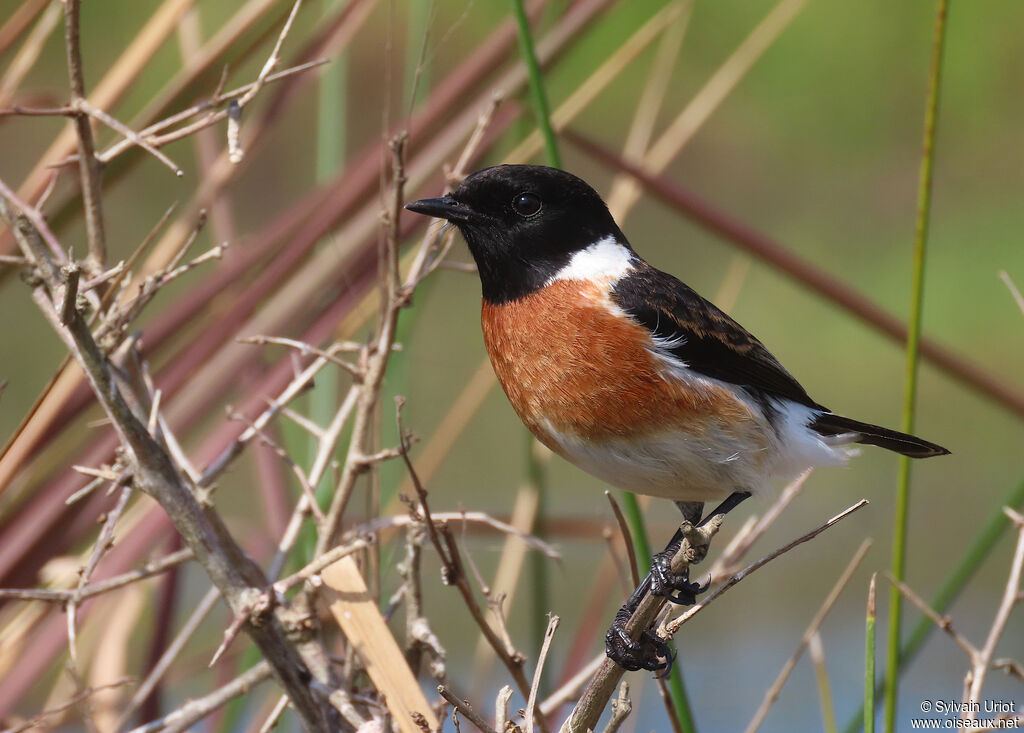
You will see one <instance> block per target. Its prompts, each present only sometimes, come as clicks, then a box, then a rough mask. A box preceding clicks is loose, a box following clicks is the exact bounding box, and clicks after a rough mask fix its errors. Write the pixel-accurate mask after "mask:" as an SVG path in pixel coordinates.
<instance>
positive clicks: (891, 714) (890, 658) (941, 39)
mask: <svg viewBox="0 0 1024 733" xmlns="http://www.w3.org/2000/svg"><path fill="white" fill-rule="evenodd" d="M947 9H948V0H938V4H937V7H936V14H935V33H934V37H933V42H932V60H931V69H930V72H929V81H928V101H927V105H926V109H925V118H924V142H923V152H922V156H921V174H920V179H919V181H918V206H917V230H916V234H915V237H914V271H913V281H912V284H911V296H910V319H909V323H908V327H907V366H906V387H905V393H904V400H903V431H904V432H906V433H911V432H913V430H914V406H915V404H916V401H917V375H918V345H919V342H920V339H921V313H922V304H923V301H924V263H925V254H926V252H927V243H928V220H929V214H930V211H931V192H932V160H933V158H934V152H935V151H934V144H935V122H936V117H937V112H938V107H939V88H940V82H941V72H942V52H943V48H944V46H945V40H946V14H947ZM909 506H910V459H909V458H906V457H904V458H902V459H901V461H900V473H899V483H898V486H897V496H896V521H895V529H894V531H893V550H892V574H893V576H894V577H895V578H897V579H899V580H902V579H903V576H904V572H905V570H906V556H907V553H906V548H907V526H908V517H909ZM902 610H903V598H902V596H900V593H899V591H898V590H896V588H895V587H893V588H892V589H891V590H890V593H889V636H888V640H887V642H888V654H887V658H886V682H885V729H886V731H887V733H892V731H894V730H895V727H896V700H897V696H898V694H899V668H900V631H901V622H902V618H901V614H902Z"/></svg>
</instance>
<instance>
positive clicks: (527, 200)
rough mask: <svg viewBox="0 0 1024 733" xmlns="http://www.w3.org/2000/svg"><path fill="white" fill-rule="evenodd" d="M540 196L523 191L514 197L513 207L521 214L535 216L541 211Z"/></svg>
mask: <svg viewBox="0 0 1024 733" xmlns="http://www.w3.org/2000/svg"><path fill="white" fill-rule="evenodd" d="M540 206H541V201H540V197H539V196H537V195H535V194H532V193H521V194H519V195H517V196H516V197H515V198H514V199H512V209H513V210H514V211H515V212H516V213H517V214H519V216H533V215H534V214H536V213H537V212H538V211H540Z"/></svg>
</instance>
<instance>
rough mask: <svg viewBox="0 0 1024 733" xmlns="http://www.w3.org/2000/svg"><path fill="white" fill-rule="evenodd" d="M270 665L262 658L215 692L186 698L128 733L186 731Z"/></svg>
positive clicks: (245, 690)
mask: <svg viewBox="0 0 1024 733" xmlns="http://www.w3.org/2000/svg"><path fill="white" fill-rule="evenodd" d="M270 676H271V668H270V665H269V664H268V663H267V662H266V660H264V661H261V662H258V663H257V664H256V665H255V666H253V667H252V668H251V669H249V670H248V671H247V672H244V673H243V674H241V675H239V676H238V677H236V678H235V679H234V680H232V681H231V682H229V683H228V684H226V685H224V686H223V687H221V688H219V689H218V690H216V691H215V692H213V693H211V694H209V695H207V696H206V697H201V698H199V699H197V700H189V701H188V702H187V703H185V704H184V705H182V706H181V707H180V708H178V709H177V710H174V711H173V712H171V713H168V714H167V715H165V716H163V717H162V718H160V719H159V720H154V721H152V722H151V723H147V724H146V725H140V726H139V727H138V728H133V729H132V731H131V733H157V731H160V733H171V732H172V731H173V732H174V733H178V732H179V731H184V730H188V729H189V728H190V727H192V726H193V725H195V724H196V723H197V722H198V721H200V720H202V719H203V718H205V717H206V716H207V715H209V714H210V713H212V712H213V711H214V710H216V709H217V708H220V707H223V706H224V705H226V704H227V703H229V702H230V701H231V700H233V699H234V698H236V697H238V696H239V695H245V694H247V693H248V692H249V691H250V690H251V689H252V688H253V687H255V686H256V685H258V684H259V683H261V682H263V681H265V680H267V679H269V678H270Z"/></svg>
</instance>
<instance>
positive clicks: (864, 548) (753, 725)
mask: <svg viewBox="0 0 1024 733" xmlns="http://www.w3.org/2000/svg"><path fill="white" fill-rule="evenodd" d="M870 547H871V540H870V539H866V540H864V541H863V542H861V544H860V547H859V548H857V551H856V552H855V553H854V554H853V557H852V558H850V562H849V563H847V565H846V568H845V569H844V570H843V572H842V573H841V574H840V576H839V579H838V580H836V582H835V584H834V585H833V586H832V590H830V591H829V594H828V595H827V596H826V597H825V600H824V602H823V603H822V604H821V607H820V608H819V609H818V612H817V613H815V614H814V618H813V619H811V623H810V624H809V625H808V626H807V629H806V630H805V631H804V633H803V636H801V637H800V644H799V645H797V648H796V651H795V652H793V654H792V655H791V656H790V658H789V659H787V660H786V663H785V664H784V665H782V669H781V670H780V671H779V674H778V676H776V678H775V681H774V682H772V685H771V687H769V688H768V691H767V692H765V694H764V699H763V700H762V701H761V705H760V706H759V707H758V709H757V711H756V712H755V713H754V717H753V719H752V720H751V721H750V724H749V725H748V726H747V728H746V733H755V731H756V730H757V729H758V728H759V727H760V726H761V723H762V722H764V718H765V716H766V715H768V711H769V710H770V709H771V706H772V704H773V703H774V702H775V700H776V699H777V698H778V697H779V693H780V692H782V686H783V685H785V684H786V680H787V679H789V675H790V673H791V672H792V671H793V668H794V667H796V663H797V662H798V661H799V660H800V657H801V655H802V654H803V651H804V648H805V647H806V646H807V645H808V643H810V640H811V637H812V636H814V635H815V634H816V633H817V632H818V629H819V628H820V627H821V624H822V622H824V620H825V617H826V616H827V615H828V613H829V611H831V610H832V607H833V606H835V604H836V601H838V600H839V594H840V593H842V592H843V590H844V589H845V588H846V586H847V585H848V584H849V582H850V579H851V578H852V577H853V573H854V571H855V570H856V569H857V567H858V566H859V565H860V563H861V560H863V559H864V556H865V555H866V554H867V552H868V549H869V548H870Z"/></svg>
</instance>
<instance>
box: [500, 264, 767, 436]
mask: <svg viewBox="0 0 1024 733" xmlns="http://www.w3.org/2000/svg"><path fill="white" fill-rule="evenodd" d="M609 305H610V303H609V301H608V295H607V290H606V286H605V285H604V284H603V283H599V282H589V281H579V280H565V281H555V282H554V283H552V284H551V285H549V286H548V287H546V288H544V289H543V290H541V291H538V292H537V293H535V294H533V295H530V296H528V297H526V298H522V299H520V300H517V301H514V302H511V303H506V304H503V305H499V306H494V305H490V304H488V303H486V302H485V303H484V306H483V313H482V319H481V320H482V323H483V333H484V343H485V345H486V346H487V352H488V354H489V355H490V359H491V364H492V365H493V367H494V372H495V374H496V375H497V377H498V381H499V382H500V383H501V386H502V388H503V389H504V390H505V394H506V395H507V396H508V399H509V401H510V402H511V403H512V406H513V407H514V408H515V411H516V412H517V413H518V414H519V417H520V418H521V419H522V420H523V422H524V423H526V425H527V427H529V428H530V430H531V431H532V432H533V433H534V435H536V436H537V437H538V439H540V441H541V442H542V443H544V444H545V445H547V446H548V447H549V448H551V449H552V450H554V451H555V452H557V453H562V452H563V451H562V450H561V448H560V446H559V445H558V443H557V441H556V439H555V437H554V436H553V435H552V434H551V430H550V429H549V428H551V429H554V430H555V431H557V432H558V433H562V434H569V435H574V436H577V437H580V438H584V439H586V440H591V441H595V442H604V441H618V440H622V439H627V440H635V439H638V438H642V437H643V436H644V435H650V434H654V433H663V432H665V431H666V430H673V429H681V430H684V431H687V432H691V433H694V434H697V433H703V432H704V431H705V430H707V429H708V428H709V427H711V426H714V425H718V426H725V425H731V426H736V427H739V426H741V425H743V424H747V425H748V426H750V425H751V424H752V423H753V422H755V418H754V416H753V415H752V413H751V410H750V408H749V407H748V406H747V405H746V404H745V403H744V402H742V401H741V400H739V399H738V398H737V397H735V396H734V394H733V392H732V391H731V390H730V389H728V388H727V387H724V386H722V385H716V384H713V383H710V382H701V381H698V380H684V379H680V378H675V377H672V376H671V375H669V374H668V372H667V368H666V365H665V364H664V363H663V362H662V361H661V360H660V359H659V358H658V357H657V356H655V355H654V354H653V353H652V352H651V351H650V349H649V348H647V347H649V346H653V344H652V343H651V341H650V336H649V333H648V331H647V330H646V329H644V328H643V327H642V326H640V325H638V324H636V323H633V322H632V321H631V320H629V319H628V318H627V317H625V316H619V315H616V314H615V313H614V312H612V311H610V310H609ZM741 429H742V428H741Z"/></svg>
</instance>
